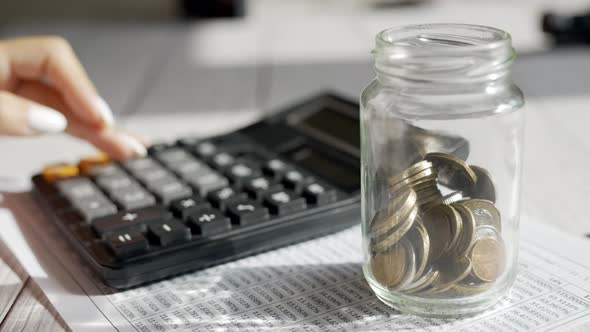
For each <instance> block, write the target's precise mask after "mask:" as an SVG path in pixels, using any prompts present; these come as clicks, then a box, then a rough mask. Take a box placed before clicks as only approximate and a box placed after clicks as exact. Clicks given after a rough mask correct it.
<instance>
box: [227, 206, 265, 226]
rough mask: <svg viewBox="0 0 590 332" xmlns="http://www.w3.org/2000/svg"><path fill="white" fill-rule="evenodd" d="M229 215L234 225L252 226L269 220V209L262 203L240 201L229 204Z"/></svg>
mask: <svg viewBox="0 0 590 332" xmlns="http://www.w3.org/2000/svg"><path fill="white" fill-rule="evenodd" d="M227 214H228V215H229V216H230V218H231V221H232V223H233V224H237V225H240V226H245V225H252V224H256V223H259V222H262V221H265V220H268V217H269V215H268V209H267V208H265V207H263V206H262V205H260V203H257V202H254V201H250V200H240V201H237V202H233V203H230V204H228V206H227Z"/></svg>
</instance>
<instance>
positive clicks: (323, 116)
mask: <svg viewBox="0 0 590 332" xmlns="http://www.w3.org/2000/svg"><path fill="white" fill-rule="evenodd" d="M355 111H356V110H355ZM349 113H350V114H349ZM291 123H292V125H294V127H296V128H298V129H300V130H302V131H303V132H305V133H307V134H308V135H310V136H312V137H314V138H316V139H318V140H320V141H323V142H325V143H328V144H330V145H334V146H335V147H336V148H339V149H341V150H344V151H346V152H349V153H351V154H352V155H354V156H357V157H358V156H360V153H359V151H360V126H359V119H358V114H354V113H353V112H347V111H343V110H340V109H339V108H332V107H329V106H328V107H326V106H324V107H322V108H321V109H320V110H318V111H315V112H310V113H308V114H305V115H304V116H297V121H293V122H291Z"/></svg>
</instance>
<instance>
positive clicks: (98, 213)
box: [72, 194, 117, 222]
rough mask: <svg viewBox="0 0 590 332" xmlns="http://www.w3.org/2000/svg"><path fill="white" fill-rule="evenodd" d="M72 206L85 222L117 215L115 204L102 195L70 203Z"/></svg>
mask: <svg viewBox="0 0 590 332" xmlns="http://www.w3.org/2000/svg"><path fill="white" fill-rule="evenodd" d="M72 205H73V206H74V207H75V208H76V210H77V211H78V212H79V213H80V215H82V217H84V220H86V221H87V222H90V221H92V220H94V219H97V218H102V217H105V216H110V215H113V214H115V213H117V207H116V206H115V204H113V203H111V202H110V201H109V200H107V199H106V198H105V197H104V196H103V195H102V194H100V195H96V196H93V197H92V198H89V199H83V200H75V201H72Z"/></svg>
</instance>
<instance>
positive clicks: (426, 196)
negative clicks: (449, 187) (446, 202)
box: [418, 192, 440, 206]
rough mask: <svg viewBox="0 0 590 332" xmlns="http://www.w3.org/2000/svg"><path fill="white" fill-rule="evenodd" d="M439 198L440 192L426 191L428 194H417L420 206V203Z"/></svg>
mask: <svg viewBox="0 0 590 332" xmlns="http://www.w3.org/2000/svg"><path fill="white" fill-rule="evenodd" d="M439 198H440V192H432V193H428V194H423V195H422V196H421V195H420V194H418V205H419V206H422V205H426V204H428V203H430V202H434V201H437V200H439Z"/></svg>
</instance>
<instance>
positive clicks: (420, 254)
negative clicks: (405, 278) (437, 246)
mask: <svg viewBox="0 0 590 332" xmlns="http://www.w3.org/2000/svg"><path fill="white" fill-rule="evenodd" d="M408 239H409V241H410V243H411V245H412V247H414V253H415V254H416V277H415V279H418V278H420V277H422V275H423V274H424V271H425V270H426V266H427V265H428V255H429V253H430V238H429V237H428V232H427V231H426V228H425V227H424V225H423V224H422V222H421V221H419V220H417V221H415V222H414V227H412V229H411V230H410V233H409V234H408Z"/></svg>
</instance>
